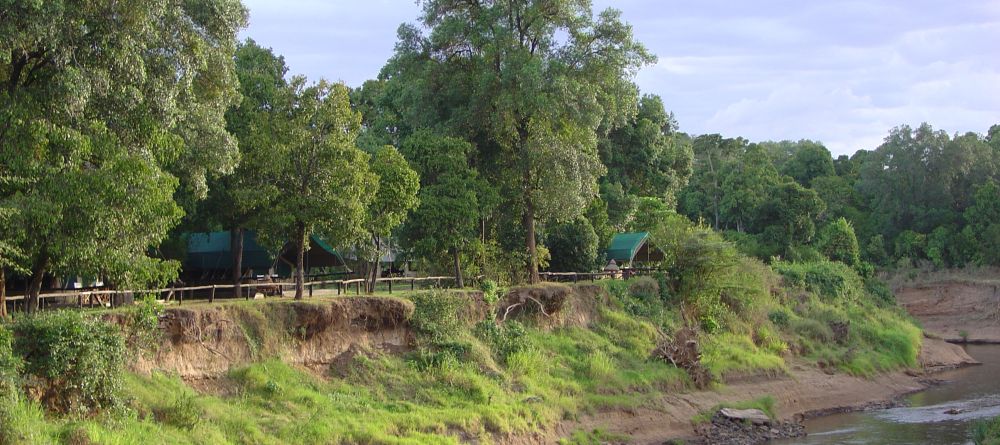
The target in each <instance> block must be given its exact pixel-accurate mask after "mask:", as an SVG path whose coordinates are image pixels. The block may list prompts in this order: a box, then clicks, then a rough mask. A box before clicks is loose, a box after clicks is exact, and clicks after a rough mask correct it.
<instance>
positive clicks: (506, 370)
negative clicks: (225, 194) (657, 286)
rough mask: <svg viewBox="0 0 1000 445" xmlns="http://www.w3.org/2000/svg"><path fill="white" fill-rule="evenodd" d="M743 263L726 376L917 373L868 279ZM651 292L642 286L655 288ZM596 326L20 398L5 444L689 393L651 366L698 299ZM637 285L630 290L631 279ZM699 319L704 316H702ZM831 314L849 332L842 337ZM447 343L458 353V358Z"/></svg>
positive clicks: (408, 423)
mask: <svg viewBox="0 0 1000 445" xmlns="http://www.w3.org/2000/svg"><path fill="white" fill-rule="evenodd" d="M776 268H777V269H778V270H779V271H781V272H782V273H783V274H784V276H785V280H784V281H785V282H786V283H787V285H785V287H784V288H782V285H781V284H780V283H781V280H779V278H778V276H777V275H776V274H775V273H773V272H772V271H771V269H770V268H768V267H766V266H763V265H762V264H760V263H758V262H754V261H749V260H745V261H743V262H742V263H741V264H740V265H739V266H738V267H736V268H734V269H732V270H730V271H728V272H727V275H726V276H725V277H722V278H723V279H724V281H725V283H726V285H725V286H724V288H725V289H726V290H725V291H724V292H723V296H722V298H721V299H720V300H719V301H718V302H716V303H714V304H716V306H713V307H712V308H711V309H710V311H712V313H713V314H715V315H714V316H715V317H716V318H717V319H718V322H717V324H716V325H715V326H714V329H712V332H711V333H703V334H702V337H701V344H702V347H703V354H704V355H703V360H704V362H705V364H706V365H707V366H708V368H709V369H710V370H711V372H712V373H713V375H715V376H716V377H717V378H725V377H726V376H733V375H740V374H745V373H757V372H781V371H782V370H783V369H784V367H785V357H787V355H788V354H789V353H790V352H794V353H798V354H802V355H803V356H804V357H806V358H807V359H810V360H813V361H815V362H817V363H819V364H821V365H823V366H834V367H837V368H839V369H841V370H843V371H846V372H852V373H857V374H870V373H873V372H877V371H880V370H889V369H895V368H898V367H903V366H912V365H914V364H915V360H916V351H917V349H918V348H919V342H920V335H919V330H918V329H917V328H916V327H915V326H914V325H913V324H912V323H911V322H910V321H908V320H907V319H906V318H905V317H904V316H902V315H901V313H900V311H899V310H898V309H895V308H892V307H890V308H880V307H877V306H876V305H875V304H874V303H872V302H871V300H872V298H871V297H870V295H869V293H868V292H866V291H865V286H864V283H863V281H862V280H861V279H860V278H859V277H857V275H854V274H853V272H851V271H850V270H849V269H847V268H846V267H841V266H839V265H837V264H833V263H821V264H818V265H804V266H803V265H778V266H776ZM646 284H648V283H646ZM609 286H610V287H611V289H610V293H611V294H612V296H613V298H612V303H611V304H602V305H601V306H600V307H599V308H598V311H599V313H600V317H599V319H598V320H597V321H596V322H595V323H594V324H593V325H592V326H590V327H589V328H579V327H568V328H560V329H556V330H552V331H548V330H542V329H539V328H536V327H530V326H529V327H527V329H526V331H525V332H526V333H525V335H524V336H523V337H520V338H519V339H517V342H518V345H519V347H518V348H517V350H516V351H514V352H512V353H510V354H509V355H505V356H500V355H501V353H500V352H499V351H497V350H494V349H495V347H494V348H491V346H490V343H489V342H485V341H483V340H481V339H480V338H479V337H477V336H476V335H475V334H474V333H473V330H472V329H471V328H470V327H469V326H465V327H464V328H463V329H461V330H460V332H458V333H457V334H455V335H453V336H452V338H450V339H449V340H448V342H445V343H440V342H439V343H438V344H436V345H433V346H432V345H429V344H426V345H425V347H424V349H425V350H427V351H432V352H433V354H432V356H433V358H434V360H427V354H426V353H425V354H419V353H418V354H411V355H409V356H404V357H400V356H391V355H377V354H372V355H364V354H361V355H358V356H356V357H355V359H354V363H353V364H352V366H350V367H349V371H348V372H347V374H346V375H343V376H333V375H332V374H331V375H324V376H318V375H315V374H313V373H311V372H309V371H305V370H301V369H297V368H295V367H292V366H289V365H287V364H285V363H282V362H280V361H276V360H273V359H272V360H263V361H262V362H260V363H257V364H254V365H251V366H248V367H245V368H241V369H234V370H232V371H231V372H230V373H229V375H228V376H227V377H226V378H224V379H221V381H220V382H216V383H217V384H218V386H220V387H223V388H226V389H227V390H226V391H222V392H221V395H203V394H199V393H197V392H195V391H194V390H193V389H192V388H190V387H189V386H187V385H186V384H185V383H184V382H183V381H181V380H180V379H179V378H176V377H171V376H169V375H165V374H154V375H152V376H148V377H143V376H138V375H129V376H128V378H127V385H126V386H127V391H128V394H129V395H130V396H131V398H132V402H131V407H132V409H130V410H128V413H126V414H106V415H103V416H99V417H97V418H91V419H65V418H48V417H46V416H45V415H44V414H43V413H42V411H41V409H40V408H38V406H37V405H35V404H32V403H28V402H24V401H19V402H17V403H16V406H14V407H13V409H12V410H10V412H11V414H9V415H8V417H7V419H5V420H6V421H7V427H6V430H7V432H8V433H7V436H6V437H7V438H8V439H17V438H18V436H20V440H13V442H22V443H46V442H53V443H86V442H88V441H92V442H96V443H108V444H118V443H120V444H130V443H213V444H215V443H263V444H268V443H274V444H277V443H304V444H309V443H315V444H320V443H337V442H349V443H399V444H428V443H429V444H433V443H458V442H460V438H461V437H462V436H463V435H466V436H473V437H479V438H483V439H487V441H488V439H489V438H490V437H492V436H493V435H496V434H499V435H505V434H517V433H527V432H532V431H537V430H540V429H544V428H546V427H550V426H552V425H554V424H555V423H557V422H558V421H560V420H561V419H572V418H574V417H575V416H578V415H581V414H586V413H594V412H599V411H601V410H606V409H615V408H627V407H635V406H644V407H651V408H653V409H655V407H656V406H657V404H658V403H662V402H661V401H660V396H661V395H662V394H664V393H666V392H669V391H682V390H685V388H686V387H688V386H689V383H688V378H687V376H686V374H685V373H684V372H683V371H681V370H679V369H677V368H675V367H673V366H670V365H667V364H664V363H662V362H657V361H652V360H649V359H648V358H647V357H648V355H649V352H650V350H652V349H653V347H654V343H655V341H656V339H657V337H658V335H659V334H658V333H659V332H671V331H672V330H673V329H674V328H676V327H677V326H678V325H679V324H680V323H681V322H680V320H681V318H682V317H681V316H680V315H679V313H680V312H681V311H680V307H682V306H684V307H685V308H686V310H690V311H694V310H696V309H697V308H693V307H692V304H691V303H689V302H684V301H681V300H680V299H677V298H673V297H671V296H669V295H665V293H660V294H659V295H649V294H648V293H646V294H644V293H642V292H630V291H629V289H628V286H627V285H621V284H614V283H609ZM633 290H636V289H635V286H633ZM700 310H702V311H709V309H705V308H701V309H700ZM830 321H847V322H849V323H850V325H851V329H850V334H849V335H850V337H849V341H847V342H845V344H844V345H838V344H836V343H835V342H833V338H832V336H833V334H832V332H831V331H830V328H829V322H830ZM448 345H460V347H459V348H458V350H459V351H460V352H458V353H441V351H442V350H445V352H447V350H448V348H449V347H451V346H448Z"/></svg>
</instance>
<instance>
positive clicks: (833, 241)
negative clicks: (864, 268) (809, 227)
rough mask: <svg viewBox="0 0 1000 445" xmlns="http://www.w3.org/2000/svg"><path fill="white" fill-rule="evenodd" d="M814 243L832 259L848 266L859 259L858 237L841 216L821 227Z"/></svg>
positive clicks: (856, 262) (853, 264)
mask: <svg viewBox="0 0 1000 445" xmlns="http://www.w3.org/2000/svg"><path fill="white" fill-rule="evenodd" d="M816 244H817V247H818V248H819V251H820V252H821V253H822V254H823V255H826V257H827V258H829V259H831V260H833V261H840V262H841V263H844V264H847V265H849V266H856V265H857V264H858V263H859V262H860V261H861V260H860V258H861V249H860V248H859V247H858V238H857V237H856V236H855V235H854V227H853V226H851V223H849V222H847V220H846V219H844V218H842V217H841V218H838V219H837V220H835V221H833V222H831V223H830V224H827V225H826V227H823V230H821V231H820V233H819V240H817V243H816Z"/></svg>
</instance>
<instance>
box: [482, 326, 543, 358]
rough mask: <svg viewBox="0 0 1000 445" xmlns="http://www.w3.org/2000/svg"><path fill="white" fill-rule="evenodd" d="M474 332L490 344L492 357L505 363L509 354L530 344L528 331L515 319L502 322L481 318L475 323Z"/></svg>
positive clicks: (519, 350) (526, 347)
mask: <svg viewBox="0 0 1000 445" xmlns="http://www.w3.org/2000/svg"><path fill="white" fill-rule="evenodd" d="M474 332H475V334H476V337H479V339H480V340H482V341H483V342H485V343H486V344H487V345H489V346H490V349H491V350H492V351H493V355H494V357H496V358H498V359H499V360H500V361H501V362H503V363H505V364H506V363H508V358H509V357H510V356H511V355H513V354H515V353H518V352H521V351H523V350H525V349H528V347H529V346H530V343H529V339H528V332H527V331H526V330H525V329H524V325H522V324H521V323H519V322H517V321H516V320H511V321H508V322H506V323H504V324H500V323H497V322H495V321H493V320H483V321H480V322H479V323H477V324H476V328H475V330H474Z"/></svg>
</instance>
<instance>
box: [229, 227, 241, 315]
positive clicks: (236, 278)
mask: <svg viewBox="0 0 1000 445" xmlns="http://www.w3.org/2000/svg"><path fill="white" fill-rule="evenodd" d="M243 232H244V229H243V228H242V227H237V228H235V229H233V230H231V231H229V251H230V252H231V253H232V254H233V296H234V297H237V298H238V297H239V296H240V287H241V286H240V285H241V284H242V283H243Z"/></svg>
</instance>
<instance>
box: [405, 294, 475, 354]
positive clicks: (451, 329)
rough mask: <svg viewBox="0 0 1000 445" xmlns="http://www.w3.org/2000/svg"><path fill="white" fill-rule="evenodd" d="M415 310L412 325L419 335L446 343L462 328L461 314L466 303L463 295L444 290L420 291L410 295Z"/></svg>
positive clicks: (431, 340)
mask: <svg viewBox="0 0 1000 445" xmlns="http://www.w3.org/2000/svg"><path fill="white" fill-rule="evenodd" d="M410 300H411V301H413V306H414V311H413V316H412V317H411V318H410V325H411V326H412V327H413V329H414V330H415V331H416V332H417V334H418V336H420V337H422V338H423V339H424V340H427V341H429V342H430V343H432V344H434V343H445V342H448V341H449V340H451V339H453V338H454V337H455V336H456V335H458V333H459V332H460V331H461V329H462V327H463V326H462V321H461V319H460V318H459V314H460V313H461V312H462V309H463V306H464V305H465V304H466V301H465V298H463V297H462V296H461V295H458V294H455V293H452V292H446V291H442V290H432V291H428V292H419V293H416V294H413V295H411V296H410Z"/></svg>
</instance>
